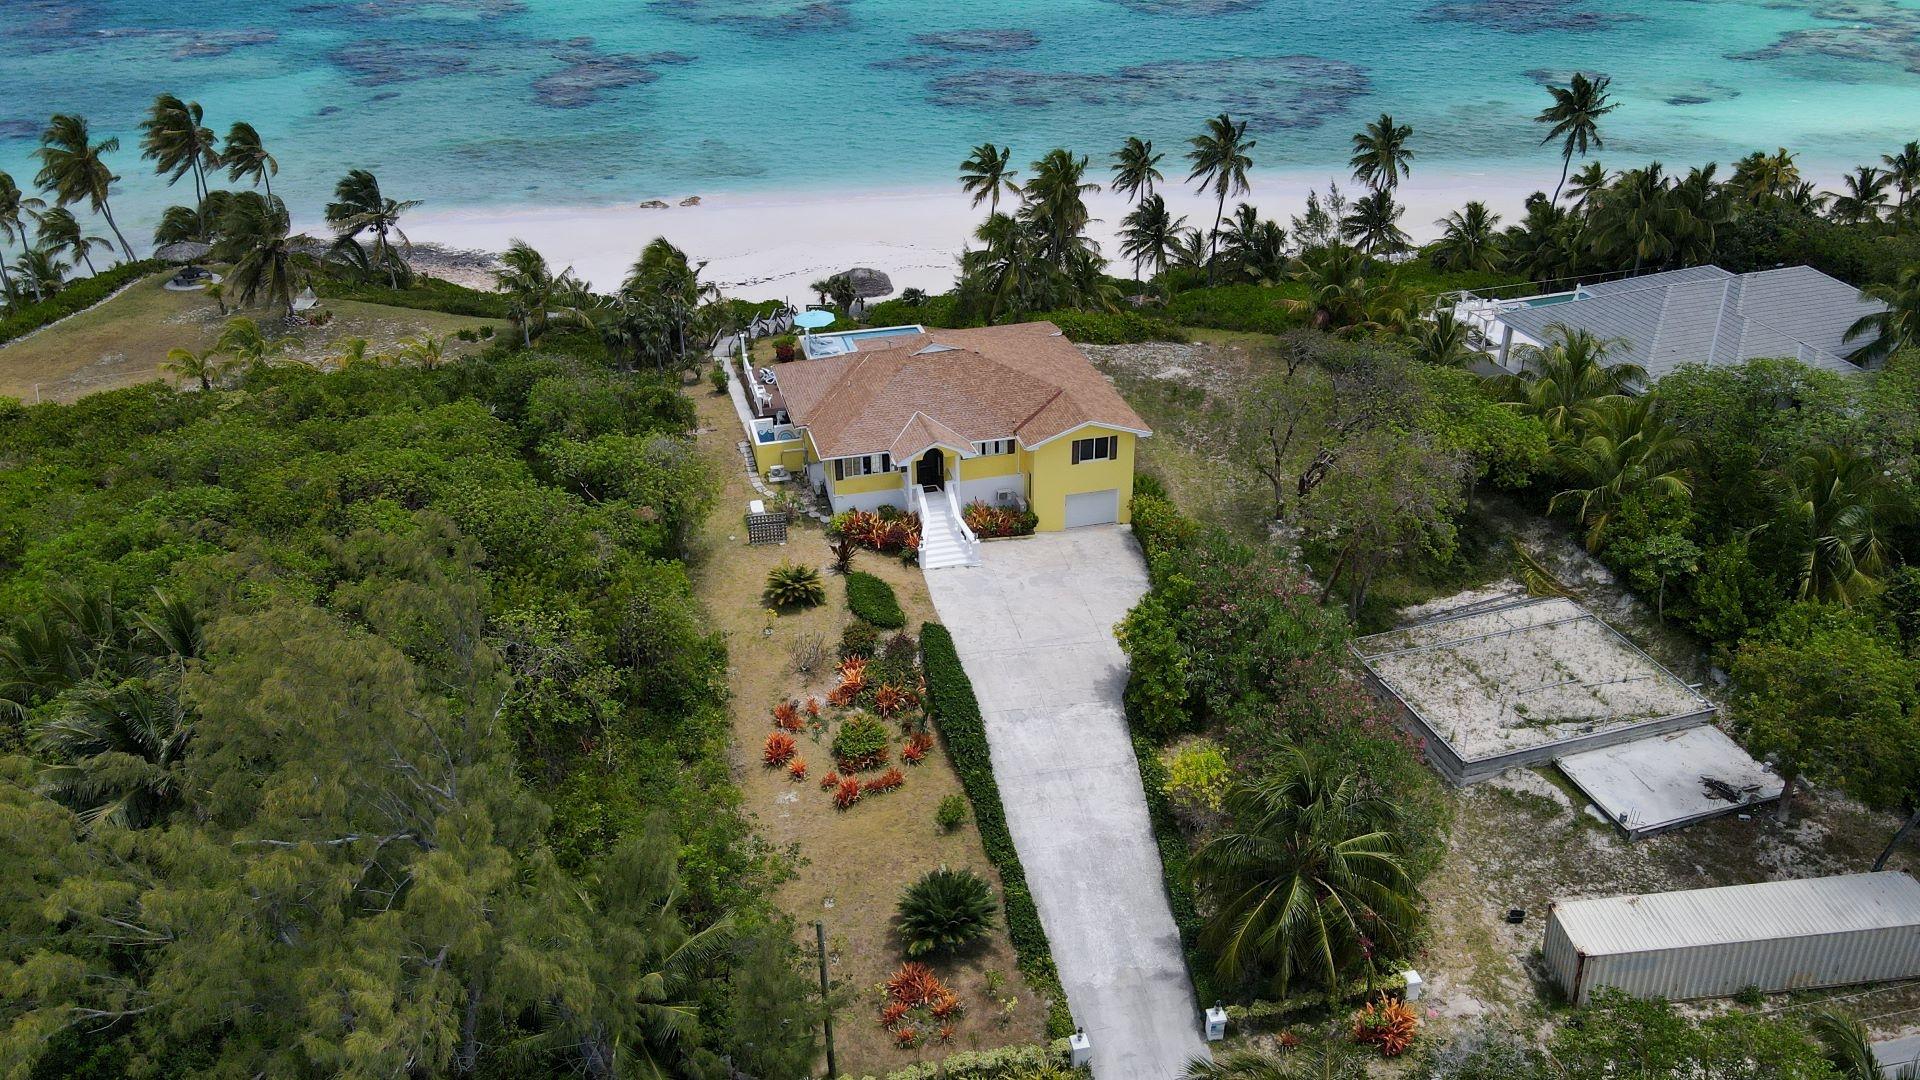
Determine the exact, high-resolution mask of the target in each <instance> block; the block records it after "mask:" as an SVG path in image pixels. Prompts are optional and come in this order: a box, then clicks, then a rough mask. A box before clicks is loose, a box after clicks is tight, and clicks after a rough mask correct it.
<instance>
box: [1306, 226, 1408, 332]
mask: <svg viewBox="0 0 1920 1080" xmlns="http://www.w3.org/2000/svg"><path fill="white" fill-rule="evenodd" d="M1371 269H1372V263H1371V262H1370V261H1369V260H1368V259H1367V257H1366V256H1365V255H1363V254H1361V253H1360V252H1358V251H1356V250H1354V249H1353V248H1350V247H1347V246H1346V245H1344V244H1334V245H1331V246H1328V247H1320V248H1313V249H1311V250H1309V251H1305V252H1302V253H1301V254H1300V255H1299V256H1297V257H1296V258H1295V259H1294V260H1293V263H1292V265H1291V267H1290V269H1289V271H1288V274H1287V276H1288V277H1289V278H1291V279H1292V280H1294V281H1297V282H1300V283H1302V284H1304V285H1305V286H1306V287H1307V298H1306V299H1305V300H1292V299H1282V300H1281V301H1280V304H1281V306H1282V307H1285V308H1286V309H1287V310H1289V311H1297V312H1305V313H1307V315H1308V318H1309V321H1310V322H1311V323H1312V325H1313V327H1314V328H1315V329H1317V330H1353V329H1366V328H1369V327H1371V326H1374V325H1377V324H1378V322H1379V321H1380V320H1379V315H1380V312H1381V311H1382V310H1383V309H1385V308H1388V307H1391V306H1393V299H1394V297H1393V287H1392V282H1391V281H1390V280H1389V281H1388V282H1385V283H1382V282H1380V281H1378V280H1376V279H1374V278H1373V277H1372V276H1371V275H1370V271H1371Z"/></svg>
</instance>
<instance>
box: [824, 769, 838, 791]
mask: <svg viewBox="0 0 1920 1080" xmlns="http://www.w3.org/2000/svg"><path fill="white" fill-rule="evenodd" d="M839 786H840V774H839V773H837V772H835V771H834V770H832V769H828V770H827V775H825V776H823V777H821V778H820V790H822V791H832V790H833V789H834V788H837V787H839Z"/></svg>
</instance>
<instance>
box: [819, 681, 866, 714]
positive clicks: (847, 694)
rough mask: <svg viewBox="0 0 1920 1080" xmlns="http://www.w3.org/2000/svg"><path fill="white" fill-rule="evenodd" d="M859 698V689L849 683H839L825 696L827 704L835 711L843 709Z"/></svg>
mask: <svg viewBox="0 0 1920 1080" xmlns="http://www.w3.org/2000/svg"><path fill="white" fill-rule="evenodd" d="M859 698H860V688H859V687H858V686H854V685H853V684H851V683H841V684H840V685H839V686H836V687H834V688H833V692H832V693H830V694H828V695H827V704H829V705H831V706H833V707H834V708H836V709H844V708H846V707H847V706H849V705H852V704H853V703H854V702H855V701H857V700H859Z"/></svg>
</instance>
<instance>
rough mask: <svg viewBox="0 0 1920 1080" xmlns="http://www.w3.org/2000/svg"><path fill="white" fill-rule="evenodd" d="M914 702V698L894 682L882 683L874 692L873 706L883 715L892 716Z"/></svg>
mask: <svg viewBox="0 0 1920 1080" xmlns="http://www.w3.org/2000/svg"><path fill="white" fill-rule="evenodd" d="M912 704H913V699H912V698H911V697H908V696H907V692H906V691H905V690H902V689H900V688H899V687H897V686H895V685H893V684H892V683H881V684H880V688H879V689H878V690H875V691H874V692H873V707H874V708H875V709H876V710H878V711H879V713H880V715H881V716H888V717H890V716H892V715H893V714H894V713H897V712H899V711H900V710H901V709H904V708H907V707H909V706H910V705H912Z"/></svg>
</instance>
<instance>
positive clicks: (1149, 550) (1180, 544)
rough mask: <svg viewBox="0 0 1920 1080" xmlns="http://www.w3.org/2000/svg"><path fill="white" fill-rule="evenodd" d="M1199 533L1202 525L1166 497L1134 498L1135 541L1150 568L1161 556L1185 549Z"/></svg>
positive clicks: (1141, 495)
mask: <svg viewBox="0 0 1920 1080" xmlns="http://www.w3.org/2000/svg"><path fill="white" fill-rule="evenodd" d="M1138 479H1139V477H1138V476H1136V477H1135V480H1136V481H1138ZM1199 533H1200V526H1199V525H1198V524H1196V523H1195V522H1194V521H1193V519H1191V518H1189V517H1187V516H1186V515H1185V514H1182V513H1181V512H1180V511H1179V509H1178V508H1177V507H1175V506H1174V505H1173V504H1172V503H1171V502H1168V501H1167V500H1166V499H1165V498H1164V497H1162V496H1159V495H1154V494H1151V493H1148V492H1137V493H1136V494H1135V495H1134V497H1133V538H1134V539H1135V540H1137V541H1139V543H1140V550H1141V552H1142V553H1143V554H1145V555H1146V557H1147V564H1148V565H1149V566H1151V565H1153V562H1154V560H1155V559H1158V558H1159V557H1160V556H1162V555H1165V554H1167V553H1169V552H1173V551H1179V550H1180V549H1182V548H1185V547H1186V546H1187V545H1188V544H1191V543H1192V542H1193V539H1194V537H1195V536H1198V535H1199Z"/></svg>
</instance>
